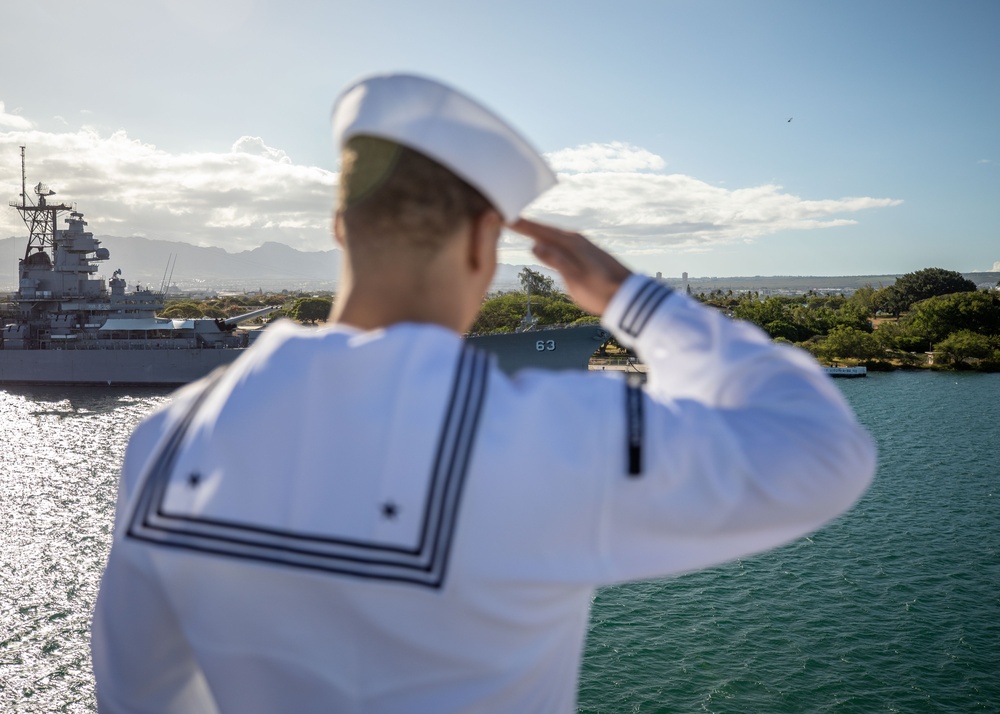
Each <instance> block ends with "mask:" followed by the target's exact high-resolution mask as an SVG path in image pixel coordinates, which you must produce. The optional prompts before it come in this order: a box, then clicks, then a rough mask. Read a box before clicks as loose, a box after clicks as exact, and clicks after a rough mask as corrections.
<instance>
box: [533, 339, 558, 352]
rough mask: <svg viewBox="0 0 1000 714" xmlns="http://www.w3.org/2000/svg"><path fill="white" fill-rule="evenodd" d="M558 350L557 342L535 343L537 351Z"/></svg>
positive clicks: (540, 341) (542, 341) (543, 341)
mask: <svg viewBox="0 0 1000 714" xmlns="http://www.w3.org/2000/svg"><path fill="white" fill-rule="evenodd" d="M555 348H556V341H555V340H539V341H538V342H536V343H535V349H536V350H538V351H539V352H545V351H550V352H551V351H552V350H554V349H555Z"/></svg>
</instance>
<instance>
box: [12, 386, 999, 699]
mask: <svg viewBox="0 0 1000 714" xmlns="http://www.w3.org/2000/svg"><path fill="white" fill-rule="evenodd" d="M839 384H840V386H841V387H842V389H843V391H844V392H845V393H846V395H847V397H848V399H849V400H850V401H851V402H852V404H853V405H854V407H855V409H856V410H857V412H858V414H859V417H860V418H861V420H862V421H863V422H864V423H865V424H866V426H868V428H869V429H870V430H871V431H872V433H873V434H874V435H875V436H876V439H877V440H878V442H879V447H880V454H881V459H880V467H879V473H878V477H877V479H876V482H875V484H874V486H873V488H872V489H871V491H870V492H869V493H868V494H867V495H866V496H865V498H864V499H863V500H862V502H861V503H860V504H858V506H857V508H855V509H854V510H853V511H852V512H851V513H850V514H848V515H847V516H845V517H843V518H841V519H839V520H838V521H837V522H835V523H833V524H831V525H830V526H828V527H827V528H825V529H823V530H822V531H820V532H819V533H816V534H814V535H812V536H811V537H810V538H807V539H802V540H799V541H797V542H795V543H793V544H791V545H789V546H786V547H784V548H781V549H779V550H777V551H773V552H771V553H768V554H765V555H762V556H758V557H755V558H751V559H746V560H743V561H740V562H736V563H731V564H729V565H726V566H724V567H719V568H715V569H712V570H709V571H704V572H700V573H695V574H691V575H687V576H683V577H680V578H674V579H670V580H663V581H655V582H645V583H636V584H631V585H626V586H620V587H615V588H607V589H605V590H602V591H600V592H599V593H598V595H597V597H596V598H595V601H594V609H593V614H592V618H591V625H590V632H589V637H588V641H587V649H586V655H585V658H584V663H583V671H582V676H581V684H580V710H581V711H582V712H608V713H611V712H614V713H618V712H719V713H722V712H859V713H868V712H970V711H988V712H1000V473H998V464H997V460H996V448H995V446H994V442H995V441H996V435H997V430H998V428H997V424H1000V375H965V374H958V375H949V374H930V373H894V374H874V375H872V376H870V377H869V378H868V379H866V380H853V381H852V380H847V381H843V382H840V383H839ZM168 399H169V396H168V392H166V391H164V390H130V391H118V390H89V389H74V390H57V389H44V390H43V389H32V390H27V389H22V390H18V389H8V390H7V391H0V424H2V428H0V450H2V461H0V711H3V712H8V711H11V712H53V711H68V712H88V711H93V710H94V701H93V680H92V675H91V672H90V661H89V653H88V626H89V619H90V610H91V608H92V606H93V601H94V598H95V596H96V591H97V584H98V579H99V577H100V571H101V567H102V566H103V562H104V559H105V557H106V555H107V549H108V547H109V543H110V532H111V520H112V516H113V511H114V492H115V482H116V471H117V468H118V463H119V462H120V459H121V456H122V453H123V451H124V447H125V443H126V440H127V438H128V434H129V432H130V430H131V428H132V427H133V426H134V425H135V424H136V423H137V422H138V420H139V419H141V418H142V416H143V415H145V414H146V413H148V412H149V411H151V410H152V409H153V408H155V406H157V405H159V404H162V403H164V402H165V401H167V400H168Z"/></svg>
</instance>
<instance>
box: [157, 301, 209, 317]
mask: <svg viewBox="0 0 1000 714" xmlns="http://www.w3.org/2000/svg"><path fill="white" fill-rule="evenodd" d="M159 316H160V317H168V318H171V319H177V318H182V319H185V320H186V319H190V318H194V317H204V316H205V314H204V313H203V312H202V309H201V307H200V306H199V305H198V303H196V302H194V301H192V300H172V301H171V302H170V303H169V304H168V305H167V306H166V307H165V308H164V309H163V310H161V311H160V312H159Z"/></svg>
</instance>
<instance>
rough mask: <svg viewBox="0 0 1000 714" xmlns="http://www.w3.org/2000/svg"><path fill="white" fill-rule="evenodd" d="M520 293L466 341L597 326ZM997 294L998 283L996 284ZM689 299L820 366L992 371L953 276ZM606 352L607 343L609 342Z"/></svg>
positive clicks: (988, 350)
mask: <svg viewBox="0 0 1000 714" xmlns="http://www.w3.org/2000/svg"><path fill="white" fill-rule="evenodd" d="M518 277H519V279H520V281H521V290H519V291H509V292H500V293H494V294H491V295H488V296H487V297H486V299H485V300H484V301H483V304H482V307H481V309H480V311H479V315H478V316H477V318H476V321H475V323H474V324H473V326H472V329H471V332H473V333H476V334H488V333H496V332H514V331H516V330H518V329H521V328H522V327H524V326H525V324H526V317H527V316H528V314H529V306H530V322H531V324H534V325H553V324H582V323H593V322H598V321H599V318H597V317H596V316H594V315H589V314H587V313H586V312H584V311H583V310H581V309H580V308H578V307H577V306H576V305H575V304H574V303H573V301H572V299H570V297H569V296H568V295H566V294H564V293H562V292H560V291H559V290H558V289H556V287H555V285H554V282H553V280H552V278H549V277H547V276H545V275H543V274H541V273H539V272H537V271H534V270H531V269H530V268H524V269H523V270H522V271H521V273H520V274H519V276H518ZM998 286H1000V284H998ZM693 297H694V298H695V299H697V300H699V301H701V302H703V303H705V304H707V305H711V306H713V307H715V308H717V309H719V310H721V311H722V312H724V313H725V314H727V315H729V316H730V317H732V318H735V319H738V320H747V321H749V322H752V323H754V324H756V325H758V326H759V327H760V328H761V329H763V330H764V331H765V332H767V334H768V335H770V336H771V337H772V338H773V339H775V340H777V341H780V342H787V343H790V344H794V345H797V346H799V347H801V348H803V349H806V350H808V351H809V352H811V353H812V354H813V355H815V356H816V357H817V358H818V359H819V360H821V361H823V362H827V363H837V362H840V361H853V362H857V363H862V364H866V365H867V366H869V367H870V368H873V369H890V368H894V367H908V366H918V365H922V364H925V363H926V362H927V355H926V354H925V353H928V352H932V353H934V354H935V362H936V363H937V365H938V366H941V365H944V366H949V367H952V368H955V369H979V370H984V371H1000V293H998V291H997V290H995V289H992V290H977V289H976V285H975V284H974V283H973V282H972V281H970V280H967V279H966V278H964V277H963V276H962V275H961V274H960V273H957V272H955V271H950V270H944V269H942V268H926V269H924V270H918V271H916V272H913V273H907V274H906V275H903V276H901V277H900V278H898V279H897V280H896V282H895V283H894V284H893V285H890V286H886V287H881V286H880V287H877V288H876V287H873V286H871V285H866V286H865V287H862V288H860V289H858V290H856V291H855V292H854V293H852V294H851V295H850V296H845V295H820V294H817V293H815V292H813V291H809V292H807V293H804V294H802V295H797V296H773V295H772V296H762V295H760V294H759V293H758V292H752V291H751V292H738V293H734V292H733V291H731V290H729V291H726V292H723V291H721V290H715V291H712V292H710V293H699V294H697V295H694V296H693ZM332 302H333V295H332V294H319V295H316V294H303V293H269V294H252V295H239V296H227V297H223V298H216V299H213V300H192V299H175V300H170V301H169V302H168V304H167V307H166V309H165V310H164V311H163V312H161V313H160V314H161V316H163V317H184V318H188V317H215V318H226V317H233V316H235V315H239V314H242V313H244V312H248V311H250V310H254V309H257V308H260V307H265V306H273V305H280V306H281V309H280V310H279V311H277V312H276V313H272V314H271V315H269V316H268V317H267V318H264V320H265V321H266V320H273V319H276V318H279V317H288V318H291V319H294V320H297V321H299V322H304V323H310V324H315V323H317V322H323V321H325V320H326V319H327V316H328V315H329V314H330V309H331V306H332ZM612 346H614V345H613V343H612Z"/></svg>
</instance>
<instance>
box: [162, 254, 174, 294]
mask: <svg viewBox="0 0 1000 714" xmlns="http://www.w3.org/2000/svg"><path fill="white" fill-rule="evenodd" d="M170 258H173V260H174V262H173V264H172V265H171V263H170ZM170 258H167V267H166V268H164V269H163V281H162V282H161V283H160V294H161V295H163V296H164V297H166V296H167V292H169V290H170V281H171V280H173V279H174V268H176V267H177V254H176V253H171V254H170ZM168 270H169V271H170V275H169V276H168V275H167V271H168Z"/></svg>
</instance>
